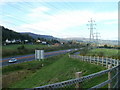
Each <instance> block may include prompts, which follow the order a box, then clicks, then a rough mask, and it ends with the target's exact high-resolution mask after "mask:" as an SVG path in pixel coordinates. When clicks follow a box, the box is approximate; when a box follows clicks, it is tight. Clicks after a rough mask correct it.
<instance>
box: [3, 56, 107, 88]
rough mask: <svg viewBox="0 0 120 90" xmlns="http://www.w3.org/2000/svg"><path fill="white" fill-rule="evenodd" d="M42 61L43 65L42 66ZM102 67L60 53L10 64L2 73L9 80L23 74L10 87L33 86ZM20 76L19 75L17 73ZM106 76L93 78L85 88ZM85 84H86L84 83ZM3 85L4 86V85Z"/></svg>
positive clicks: (70, 77) (66, 78)
mask: <svg viewBox="0 0 120 90" xmlns="http://www.w3.org/2000/svg"><path fill="white" fill-rule="evenodd" d="M42 63H43V64H44V66H43V67H42V66H41V65H42ZM104 69H105V68H104V67H101V66H97V65H94V64H89V63H87V62H82V61H80V60H77V59H71V58H69V57H68V56H67V55H60V56H57V57H52V58H49V59H45V60H44V61H31V62H28V63H21V64H16V65H12V66H7V67H4V68H3V74H4V76H5V75H8V76H6V78H8V79H5V77H4V79H5V80H8V81H10V77H11V78H12V80H14V78H17V77H13V76H17V75H18V74H17V73H18V72H19V74H21V75H22V74H23V75H22V76H23V77H21V78H20V79H19V78H18V80H16V79H15V80H16V81H14V83H13V82H12V84H10V86H9V85H8V86H9V87H10V88H33V87H38V86H42V85H46V84H51V83H55V82H60V81H64V80H69V79H73V78H75V72H79V71H82V72H83V76H84V75H88V74H91V73H95V72H98V71H101V70H104ZM9 75H10V76H9ZM18 76H20V75H18ZM106 78H107V77H106V76H103V78H101V79H100V80H98V78H96V79H93V80H92V81H93V83H92V84H91V83H88V82H87V83H88V84H87V86H86V88H88V87H90V86H91V85H95V84H97V83H100V82H102V81H104V80H106ZM85 85H86V84H85ZM4 87H5V86H4Z"/></svg>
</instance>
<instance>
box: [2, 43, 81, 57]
mask: <svg viewBox="0 0 120 90" xmlns="http://www.w3.org/2000/svg"><path fill="white" fill-rule="evenodd" d="M79 47H81V45H60V46H54V45H40V44H34V45H27V44H23V45H20V44H18V45H7V46H3V47H2V56H3V57H9V56H18V55H27V54H34V53H35V49H43V50H45V52H49V51H57V50H64V49H71V48H79Z"/></svg>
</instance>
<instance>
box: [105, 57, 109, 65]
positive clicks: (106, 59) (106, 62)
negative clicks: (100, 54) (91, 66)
mask: <svg viewBox="0 0 120 90" xmlns="http://www.w3.org/2000/svg"><path fill="white" fill-rule="evenodd" d="M105 60H106V67H108V58H107V57H106V58H105Z"/></svg>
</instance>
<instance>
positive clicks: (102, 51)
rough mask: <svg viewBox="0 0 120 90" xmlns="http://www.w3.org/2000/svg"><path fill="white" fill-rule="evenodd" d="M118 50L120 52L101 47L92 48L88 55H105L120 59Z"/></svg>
mask: <svg viewBox="0 0 120 90" xmlns="http://www.w3.org/2000/svg"><path fill="white" fill-rule="evenodd" d="M118 52H120V50H117V49H105V48H100V49H92V50H90V51H89V52H87V54H86V55H91V56H104V57H110V58H115V59H118V58H119V59H120V54H119V53H118Z"/></svg>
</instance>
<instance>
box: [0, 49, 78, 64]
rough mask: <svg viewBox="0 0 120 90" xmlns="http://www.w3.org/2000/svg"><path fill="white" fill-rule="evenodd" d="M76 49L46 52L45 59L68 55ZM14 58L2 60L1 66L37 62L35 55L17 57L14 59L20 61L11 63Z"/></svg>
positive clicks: (0, 61)
mask: <svg viewBox="0 0 120 90" xmlns="http://www.w3.org/2000/svg"><path fill="white" fill-rule="evenodd" d="M73 50H76V49H68V50H59V51H52V52H45V58H48V57H51V56H56V55H60V54H65V53H68V52H70V51H73ZM11 58H13V57H9V58H3V59H2V60H0V63H2V64H0V66H1V65H2V66H7V65H12V64H18V63H22V62H27V61H32V60H35V54H31V55H23V56H16V57H14V58H16V59H17V60H18V61H17V62H15V63H9V62H8V61H9V60H10V59H11Z"/></svg>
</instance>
